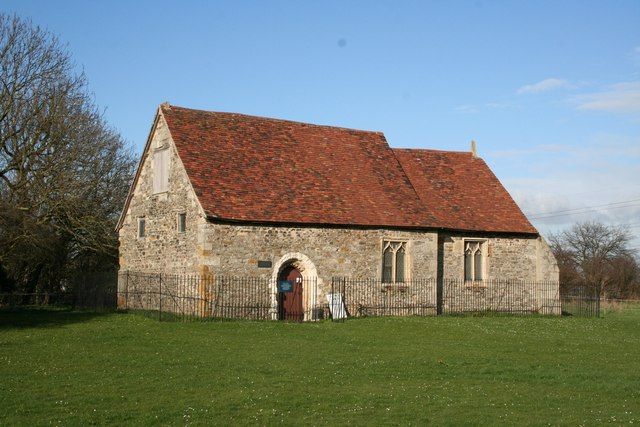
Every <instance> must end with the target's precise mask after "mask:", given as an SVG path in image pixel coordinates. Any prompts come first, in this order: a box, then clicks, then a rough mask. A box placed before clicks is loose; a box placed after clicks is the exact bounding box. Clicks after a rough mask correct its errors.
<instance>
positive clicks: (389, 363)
mask: <svg viewBox="0 0 640 427" xmlns="http://www.w3.org/2000/svg"><path fill="white" fill-rule="evenodd" d="M427 422H431V423H437V424H512V423H517V424H547V423H551V424H573V425H575V424H595V423H600V422H622V423H627V424H629V423H631V422H633V423H634V424H636V423H640V307H639V308H636V309H633V308H630V309H626V310H623V311H619V312H612V313H608V314H606V315H605V316H604V318H600V319H583V318H582V319H581V318H544V317H437V318H436V317H430V318H369V319H358V320H350V321H347V322H345V323H330V322H323V323H317V324H286V323H278V322H228V323H206V322H194V323H178V322H162V323H160V322H157V321H155V320H152V319H149V318H146V317H143V316H140V315H135V314H122V313H120V314H118V313H108V314H92V313H79V312H68V311H44V310H34V311H21V312H10V311H0V425H33V424H62V425H68V424H72V425H79V424H87V423H93V424H96V423H97V424H105V423H112V424H132V423H143V424H187V423H193V424H212V423H218V424H232V423H233V424H236V423H240V424H256V423H258V424H278V423H284V424H329V423H331V424H348V423H350V424H424V423H427Z"/></svg>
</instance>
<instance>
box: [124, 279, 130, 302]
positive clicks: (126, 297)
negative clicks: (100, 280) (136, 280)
mask: <svg viewBox="0 0 640 427" xmlns="http://www.w3.org/2000/svg"><path fill="white" fill-rule="evenodd" d="M124 308H125V310H129V270H127V271H126V275H125V281H124Z"/></svg>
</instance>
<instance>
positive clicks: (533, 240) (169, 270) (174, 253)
mask: <svg viewBox="0 0 640 427" xmlns="http://www.w3.org/2000/svg"><path fill="white" fill-rule="evenodd" d="M157 150H169V152H170V155H169V159H170V161H169V166H168V168H169V188H168V191H167V192H164V193H160V194H153V175H154V170H153V168H154V162H153V155H154V152H156V151H157ZM130 197H131V199H130V202H129V204H128V209H127V211H126V212H124V213H123V217H122V219H121V224H120V228H119V239H120V269H121V271H135V272H147V273H160V272H162V273H166V274H197V275H209V276H243V277H255V278H262V279H273V280H275V278H276V277H277V275H278V272H279V270H280V269H281V268H282V267H284V266H285V264H287V263H293V264H294V265H296V267H298V268H299V270H300V271H301V273H302V274H303V276H305V279H308V278H311V277H317V281H318V287H319V289H320V294H319V295H318V296H317V298H320V299H322V298H324V297H325V294H326V293H327V292H328V291H329V284H330V283H331V279H332V277H351V278H371V279H380V277H381V274H382V251H383V241H404V242H407V243H406V244H407V251H406V253H407V260H406V275H407V279H427V280H430V282H429V283H432V284H433V286H434V287H435V286H436V283H438V282H439V283H440V286H442V281H443V280H446V279H463V275H464V241H465V239H477V240H482V241H483V242H484V256H485V257H484V259H485V260H486V261H485V266H484V269H485V277H486V278H487V279H498V278H504V279H515V280H521V281H543V280H546V281H557V280H558V268H557V265H556V263H555V259H554V257H553V255H552V253H551V251H550V249H549V247H548V245H547V244H546V243H545V242H544V240H543V239H542V238H541V237H536V236H532V235H507V234H496V233H493V234H491V233H474V234H469V233H462V232H451V231H446V232H445V231H437V230H407V229H385V228H366V227H334V226H327V227H318V226H295V225H260V224H240V223H220V222H212V221H210V220H208V219H207V218H206V215H205V213H204V211H203V209H202V207H201V206H200V203H199V201H198V199H197V197H196V195H195V193H194V191H193V188H192V186H191V183H190V181H189V179H188V177H187V175H186V172H185V170H184V167H183V166H182V162H181V160H180V158H179V156H178V153H177V151H176V147H175V145H174V144H173V141H172V139H171V135H170V133H169V131H168V128H167V125H166V123H165V121H164V118H163V116H162V113H161V112H159V114H158V116H157V118H156V122H155V123H154V127H153V129H152V132H151V136H150V139H149V141H148V144H147V147H146V148H145V151H144V153H143V156H142V160H141V163H140V167H139V171H138V176H137V178H136V181H135V183H134V187H133V189H132V193H131V196H130ZM181 213H184V214H186V231H185V232H179V231H178V229H177V218H178V215H179V214H181ZM139 218H144V220H145V228H146V235H145V236H144V237H138V236H137V231H138V220H139ZM261 261H262V262H261ZM265 261H267V262H266V263H265ZM265 266H266V267H265ZM476 290H477V289H476ZM433 295H434V297H435V295H436V292H435V288H434V290H433ZM305 298H307V299H308V296H305Z"/></svg>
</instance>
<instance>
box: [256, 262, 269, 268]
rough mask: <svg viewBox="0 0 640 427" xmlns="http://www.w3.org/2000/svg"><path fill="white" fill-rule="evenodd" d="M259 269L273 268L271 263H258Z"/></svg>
mask: <svg viewBox="0 0 640 427" xmlns="http://www.w3.org/2000/svg"><path fill="white" fill-rule="evenodd" d="M258 268H271V261H258Z"/></svg>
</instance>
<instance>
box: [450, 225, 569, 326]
mask: <svg viewBox="0 0 640 427" xmlns="http://www.w3.org/2000/svg"><path fill="white" fill-rule="evenodd" d="M465 240H478V241H482V242H483V260H484V266H483V272H484V274H483V278H484V280H483V282H484V283H474V284H470V283H468V282H467V283H465V281H464V244H465ZM439 256H440V257H441V261H440V266H439V267H440V275H441V278H442V279H441V285H440V286H442V291H441V293H442V295H443V310H445V311H447V310H449V311H488V310H491V311H520V312H538V313H542V314H560V294H559V285H558V280H559V271H558V265H557V263H556V261H555V257H554V256H553V253H552V252H551V249H550V248H549V246H548V245H547V243H546V242H545V241H544V239H543V238H542V237H539V236H526V235H501V234H495V233H461V232H459V233H454V232H447V233H441V234H440V236H439ZM465 304H466V306H465Z"/></svg>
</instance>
